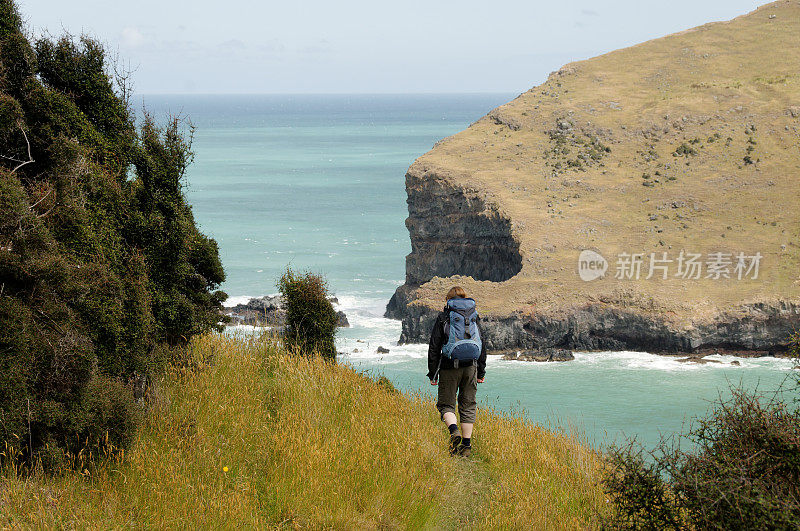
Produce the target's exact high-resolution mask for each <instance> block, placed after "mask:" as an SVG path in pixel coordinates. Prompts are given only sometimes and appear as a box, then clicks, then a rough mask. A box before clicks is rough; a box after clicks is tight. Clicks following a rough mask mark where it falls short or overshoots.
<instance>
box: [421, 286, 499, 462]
mask: <svg viewBox="0 0 800 531" xmlns="http://www.w3.org/2000/svg"><path fill="white" fill-rule="evenodd" d="M446 300H447V304H446V305H445V307H444V310H443V311H442V312H441V313H439V315H437V316H436V322H435V323H434V324H433V330H432V331H431V341H430V343H429V345H428V379H429V380H430V381H431V385H438V391H439V396H438V399H437V401H436V409H438V410H439V415H440V416H441V418H442V421H444V423H445V424H446V425H447V429H448V430H450V455H460V456H462V457H469V456H470V455H471V454H472V427H473V424H474V423H475V412H476V410H477V406H478V404H477V402H476V400H475V395H476V393H477V392H478V384H479V383H483V379H484V376H485V375H486V346H485V343H484V342H483V341H481V337H482V335H483V334H482V333H481V329H480V326H479V324H478V313H477V311H476V310H475V301H474V300H473V299H470V298H467V293H466V292H465V291H464V288H462V287H460V286H454V287H453V288H451V289H450V291H448V292H447V298H446ZM456 403H458V415H459V417H460V420H461V433H459V429H458V422H457V420H456Z"/></svg>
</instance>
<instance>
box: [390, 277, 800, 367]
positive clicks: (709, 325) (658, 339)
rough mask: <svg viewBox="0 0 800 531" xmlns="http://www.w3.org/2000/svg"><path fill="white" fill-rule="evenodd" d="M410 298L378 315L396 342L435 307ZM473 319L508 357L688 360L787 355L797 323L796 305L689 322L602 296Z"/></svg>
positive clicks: (411, 335) (403, 293)
mask: <svg viewBox="0 0 800 531" xmlns="http://www.w3.org/2000/svg"><path fill="white" fill-rule="evenodd" d="M413 301H414V288H410V287H408V286H405V285H404V286H401V287H400V288H398V290H397V292H396V293H395V295H394V296H393V297H392V300H391V301H390V303H389V305H388V306H387V311H386V317H389V318H394V319H400V320H402V333H401V336H400V343H401V344H403V343H425V342H427V339H428V335H429V333H430V329H431V327H432V326H433V321H434V319H435V318H436V315H437V313H438V310H435V309H432V308H429V307H428V306H426V305H424V304H420V303H413ZM481 320H482V328H483V330H484V337H483V339H484V341H485V342H486V346H487V349H488V350H489V351H490V352H493V353H499V354H504V355H506V356H507V357H508V358H509V359H530V360H534V361H543V360H545V359H547V360H554V361H567V360H569V359H571V351H575V350H577V351H601V350H631V351H642V352H650V353H654V354H667V355H669V354H672V355H675V354H679V355H684V356H685V355H689V358H690V359H689V361H694V359H693V358H702V357H704V356H707V355H711V354H732V355H736V356H741V357H760V356H786V355H788V353H787V349H788V346H789V337H790V336H791V335H792V334H793V333H794V332H795V331H796V330H798V329H800V304H795V303H792V302H785V301H784V302H776V303H772V304H768V303H754V304H747V305H742V306H740V307H738V308H737V309H736V311H735V312H730V313H722V314H720V315H718V316H717V317H716V318H714V319H712V320H710V321H708V322H699V323H692V324H690V325H685V324H684V325H678V324H675V323H672V322H670V321H669V319H667V318H666V317H665V316H664V315H663V314H660V313H658V312H644V311H641V310H636V309H622V308H618V307H614V306H611V305H606V304H602V303H590V304H585V305H582V306H575V307H571V308H567V309H560V310H558V311H553V312H542V313H536V314H529V315H521V314H514V315H509V316H495V315H488V316H483V317H482V319H481ZM509 353H511V354H509Z"/></svg>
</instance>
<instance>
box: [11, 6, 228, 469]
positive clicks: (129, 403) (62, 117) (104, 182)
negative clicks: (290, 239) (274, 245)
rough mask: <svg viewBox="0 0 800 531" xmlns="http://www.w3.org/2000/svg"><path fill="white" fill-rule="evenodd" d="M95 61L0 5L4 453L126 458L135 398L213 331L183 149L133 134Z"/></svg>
mask: <svg viewBox="0 0 800 531" xmlns="http://www.w3.org/2000/svg"><path fill="white" fill-rule="evenodd" d="M114 79H115V78H114V77H113V76H111V75H109V65H108V64H107V60H106V55H105V52H104V51H103V48H102V47H101V46H100V45H99V44H98V43H97V42H96V41H94V40H92V39H90V38H87V37H83V38H81V39H79V40H77V41H75V40H73V39H72V38H66V37H65V38H61V39H59V40H57V41H51V40H49V39H40V40H39V41H38V42H36V43H35V45H34V46H32V45H31V44H30V43H29V42H28V39H27V38H26V37H25V35H24V33H23V29H22V26H21V20H20V17H19V14H18V11H17V8H16V6H15V5H14V3H13V2H12V1H11V0H0V145H1V146H2V148H0V447H1V446H2V445H3V444H4V443H8V444H9V445H10V447H11V448H12V450H11V451H9V452H8V454H7V455H11V454H13V455H19V456H21V458H23V459H27V460H28V461H31V460H32V458H39V459H40V460H41V461H42V462H43V463H44V464H47V463H57V462H58V461H59V458H58V455H59V454H61V455H64V454H65V452H66V453H71V454H75V455H76V454H78V453H79V452H80V451H81V450H87V451H95V450H99V449H100V448H101V447H103V448H108V447H116V448H124V447H125V446H126V445H127V444H128V443H129V442H130V441H131V437H132V436H133V432H134V430H133V427H134V426H135V424H136V418H137V410H136V406H135V405H134V400H133V391H132V385H133V382H134V381H143V380H146V378H147V375H148V374H149V373H150V372H152V371H155V370H158V369H159V367H160V366H161V365H162V364H163V363H164V362H165V358H166V356H165V355H164V352H171V353H174V352H175V351H176V350H179V347H180V345H183V344H185V343H186V341H188V339H189V338H191V337H192V335H194V334H197V333H201V332H204V331H206V330H209V329H210V328H213V327H215V326H217V322H218V320H219V309H220V307H221V302H220V301H221V300H223V299H224V298H225V296H224V294H223V293H222V292H219V291H217V288H218V286H219V285H220V284H221V283H222V281H223V280H224V278H225V274H224V271H223V269H222V265H221V263H220V260H219V254H218V250H217V245H216V242H214V240H212V239H210V238H207V237H206V236H204V235H203V234H201V233H200V232H199V231H198V229H197V226H196V224H195V222H194V218H193V216H192V211H191V207H190V206H189V205H188V204H187V203H186V200H185V197H184V195H183V192H182V186H183V180H184V174H185V171H186V168H187V166H188V165H189V163H190V162H191V160H192V152H191V136H188V137H187V136H186V135H184V134H183V132H182V131H183V124H182V123H181V122H180V121H178V120H175V119H173V120H170V121H169V122H167V123H166V125H164V126H162V127H159V126H158V125H157V124H156V123H155V121H154V120H153V119H152V118H151V117H149V116H148V117H146V118H145V120H144V123H143V124H142V126H141V127H140V128H137V127H136V125H135V120H134V115H133V113H132V111H131V110H130V109H129V107H128V103H127V100H126V94H127V91H126V88H125V87H123V86H120V85H119V84H118V83H116V82H115V81H114Z"/></svg>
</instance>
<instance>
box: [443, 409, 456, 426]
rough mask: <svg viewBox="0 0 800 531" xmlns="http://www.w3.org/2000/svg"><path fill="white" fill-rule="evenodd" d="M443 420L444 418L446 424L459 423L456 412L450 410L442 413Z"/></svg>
mask: <svg viewBox="0 0 800 531" xmlns="http://www.w3.org/2000/svg"><path fill="white" fill-rule="evenodd" d="M442 420H444V424H445V426H452V425H453V424H458V421H456V414H455V413H451V412H449V411H448V412H447V413H445V414H444V415H442Z"/></svg>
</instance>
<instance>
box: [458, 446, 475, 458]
mask: <svg viewBox="0 0 800 531" xmlns="http://www.w3.org/2000/svg"><path fill="white" fill-rule="evenodd" d="M457 453H458V455H459V457H469V456H471V455H472V446H464V445H461V446H459V447H458V450H457Z"/></svg>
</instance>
